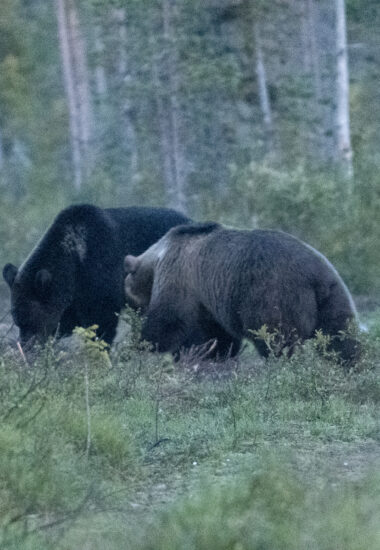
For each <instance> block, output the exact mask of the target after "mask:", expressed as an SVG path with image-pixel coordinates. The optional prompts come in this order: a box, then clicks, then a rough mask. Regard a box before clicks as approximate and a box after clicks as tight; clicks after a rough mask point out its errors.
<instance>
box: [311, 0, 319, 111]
mask: <svg viewBox="0 0 380 550" xmlns="http://www.w3.org/2000/svg"><path fill="white" fill-rule="evenodd" d="M307 16H308V23H309V24H308V31H309V39H310V58H311V67H312V74H313V80H314V93H315V99H316V101H317V103H319V102H320V101H321V95H322V82H321V67H320V61H319V51H318V43H317V33H316V24H317V22H316V14H315V6H314V0H307Z"/></svg>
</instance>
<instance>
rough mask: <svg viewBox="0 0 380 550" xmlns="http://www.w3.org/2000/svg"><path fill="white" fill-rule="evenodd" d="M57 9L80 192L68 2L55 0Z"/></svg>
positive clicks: (80, 176)
mask: <svg viewBox="0 0 380 550" xmlns="http://www.w3.org/2000/svg"><path fill="white" fill-rule="evenodd" d="M55 8H56V17H57V24H58V37H59V48H60V52H61V60H62V73H63V82H64V87H65V92H66V98H67V106H68V112H69V128H70V149H71V157H72V165H73V172H74V187H75V188H76V189H77V190H79V189H80V188H81V186H82V180H83V175H82V154H81V147H80V129H79V119H78V113H77V101H76V91H75V79H74V68H73V59H72V55H71V44H70V38H69V28H68V20H67V6H66V0H55Z"/></svg>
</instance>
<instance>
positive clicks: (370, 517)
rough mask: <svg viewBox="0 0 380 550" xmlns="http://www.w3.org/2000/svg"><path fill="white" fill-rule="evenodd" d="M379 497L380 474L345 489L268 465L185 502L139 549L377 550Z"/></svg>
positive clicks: (165, 518) (156, 528) (154, 529)
mask: <svg viewBox="0 0 380 550" xmlns="http://www.w3.org/2000/svg"><path fill="white" fill-rule="evenodd" d="M379 496H380V494H379V480H378V477H377V478H376V477H373V478H369V479H368V480H366V481H365V482H364V483H361V484H357V486H355V487H344V488H342V489H340V490H339V491H334V490H331V489H327V488H323V490H316V489H312V490H309V491H307V490H306V486H305V485H304V484H301V483H300V482H299V481H298V480H296V479H295V478H294V477H293V476H292V475H289V473H288V472H285V471H283V470H281V469H278V468H275V467H272V468H265V469H263V470H262V471H260V472H259V473H257V474H256V475H254V476H249V477H248V476H247V477H246V478H243V479H240V480H239V481H238V482H234V483H228V484H227V485H226V486H221V487H215V486H211V487H208V488H202V489H201V490H200V492H199V493H198V494H197V495H196V496H195V497H193V498H191V499H188V500H186V501H182V502H180V503H179V504H178V503H177V504H176V506H175V507H172V508H171V509H170V510H169V511H168V512H167V513H166V514H165V515H163V516H162V517H161V518H160V519H159V521H158V522H157V524H156V525H155V526H154V527H153V529H152V530H151V529H150V530H149V532H148V535H145V537H144V540H142V541H141V542H140V544H137V545H136V546H135V548H139V549H141V550H143V549H144V550H148V549H152V550H153V549H155V550H160V549H162V550H163V549H165V550H177V549H178V550H179V549H182V548H186V549H188V550H192V549H194V550H206V549H207V550H214V549H215V550H229V549H231V548H234V549H236V550H240V549H241V550H248V549H268V550H269V549H273V548H281V549H283V550H296V549H301V548H305V547H307V548H309V547H310V548H315V549H316V550H317V549H320V550H325V549H326V548H342V549H343V548H345V549H346V548H347V549H350V550H359V549H361V550H364V549H373V550H375V548H377V547H378V545H379V543H380V538H379V532H378V530H377V529H376V527H375V525H376V521H377V520H376V518H377V514H378V512H379Z"/></svg>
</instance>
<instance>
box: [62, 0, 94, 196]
mask: <svg viewBox="0 0 380 550" xmlns="http://www.w3.org/2000/svg"><path fill="white" fill-rule="evenodd" d="M55 7H56V17H57V24H58V37H59V47H60V52H61V60H62V73H63V81H64V86H65V91H66V98H67V105H68V112H69V127H70V148H71V155H72V164H73V172H74V186H75V188H76V189H77V190H79V189H80V188H81V186H82V182H83V179H84V178H86V177H88V175H89V171H90V168H91V162H92V159H91V156H92V151H91V147H92V143H91V141H92V131H93V120H92V109H91V100H90V86H89V76H88V68H87V59H86V45H85V41H84V38H83V36H82V33H81V28H80V23H79V16H78V11H77V8H76V5H75V1H74V0H55Z"/></svg>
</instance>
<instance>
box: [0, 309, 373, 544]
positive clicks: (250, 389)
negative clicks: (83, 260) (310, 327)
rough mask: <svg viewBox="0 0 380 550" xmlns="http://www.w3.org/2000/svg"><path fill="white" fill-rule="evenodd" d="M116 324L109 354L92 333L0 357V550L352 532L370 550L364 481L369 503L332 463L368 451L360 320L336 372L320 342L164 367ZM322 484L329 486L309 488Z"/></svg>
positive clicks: (134, 334) (369, 385)
mask: <svg viewBox="0 0 380 550" xmlns="http://www.w3.org/2000/svg"><path fill="white" fill-rule="evenodd" d="M124 315H126V316H127V318H128V319H129V320H130V322H131V325H132V326H131V328H130V331H129V332H127V334H126V336H125V338H124V340H123V341H122V342H121V343H120V344H118V345H117V346H115V348H114V349H113V350H112V351H111V353H110V355H105V354H106V352H105V349H104V346H103V345H102V343H101V341H98V340H96V337H95V330H94V327H91V328H90V329H86V330H78V331H77V336H78V335H79V336H80V339H81V341H82V343H81V346H80V347H79V349H78V348H77V347H75V348H74V350H73V352H72V353H69V352H68V350H67V349H66V348H65V349H64V350H60V349H59V347H58V348H57V347H56V346H57V344H55V343H54V342H49V344H48V346H47V347H46V348H45V349H44V350H41V353H40V355H39V357H36V358H35V360H34V361H33V363H30V364H28V365H27V364H25V362H24V360H23V359H22V357H21V356H20V355H19V354H17V353H15V352H13V351H12V350H9V348H6V347H3V349H2V353H1V356H0V357H1V359H0V396H1V400H0V420H1V428H0V447H1V450H2V452H1V453H0V541H1V545H2V548H6V549H7V550H8V549H12V550H13V549H15V550H16V548H17V549H23V550H24V548H25V549H28V548H30V549H33V550H37V549H38V550H45V548H46V550H47V549H49V550H50V548H56V549H58V550H60V549H61V548H62V550H63V549H67V548H74V547H78V546H84V545H86V544H87V545H90V546H91V547H92V548H95V549H97V548H99V550H100V549H101V548H104V547H107V548H109V549H110V550H112V549H113V548H115V549H116V548H120V547H121V546H122V545H123V544H125V541H126V540H128V541H129V543H128V544H129V547H130V548H131V549H132V550H133V549H134V548H136V550H137V549H138V548H141V549H143V548H153V547H154V548H168V549H169V548H173V549H174V548H183V547H189V548H224V547H225V548H230V547H233V545H235V547H237V548H239V547H242V548H245V547H247V548H255V547H258V548H259V547H260V548H275V547H279V548H289V549H290V548H302V547H303V546H304V544H305V540H309V539H308V538H307V537H308V536H312V539H313V540H314V541H315V545H316V546H315V547H316V548H321V550H322V548H325V547H328V545H327V546H326V540H331V541H333V542H332V543H331V544H332V546H331V547H334V548H335V547H337V548H338V547H340V546H339V545H341V547H347V548H351V547H352V548H356V547H358V548H361V546H360V545H359V546H355V544H356V543H357V541H358V540H359V538H355V536H356V535H355V534H354V533H355V532H356V531H357V537H359V534H360V536H361V537H364V538H363V539H362V540H363V548H364V547H365V545H366V547H367V548H369V549H371V548H375V547H376V544H375V543H378V540H377V539H376V536H377V534H376V531H375V530H374V529H373V528H372V521H373V519H372V518H373V517H375V515H372V513H373V514H375V507H376V506H378V505H379V500H378V496H377V493H376V491H377V489H376V487H377V486H378V485H377V481H373V482H372V486H371V491H370V492H369V491H368V485H367V484H366V482H361V481H360V483H359V484H358V485H357V486H353V485H352V482H350V481H349V480H350V476H349V475H348V473H347V475H346V474H345V475H344V476H343V477H344V479H345V482H344V483H342V481H341V480H340V476H342V475H343V473H342V471H341V468H342V467H343V466H341V463H342V461H343V460H347V461H348V462H347V463H350V464H351V459H350V455H353V456H354V458H352V463H353V464H354V463H355V461H357V460H358V458H355V456H356V455H355V453H359V456H361V457H362V463H363V465H364V464H366V463H367V461H368V462H369V463H370V462H371V453H374V454H376V453H377V450H376V449H377V447H376V445H377V444H378V443H376V442H378V441H379V432H378V408H379V404H380V384H379V379H380V377H379V365H380V363H379V359H380V348H379V338H378V334H377V332H376V331H377V316H376V314H374V315H373V316H372V318H373V321H372V320H371V329H370V331H369V332H368V333H367V334H366V335H364V336H362V345H363V349H364V354H363V357H362V359H361V360H360V362H359V364H358V365H357V367H356V368H355V369H352V370H351V371H349V372H348V373H347V372H345V371H344V370H343V369H342V368H341V366H339V365H338V364H335V363H334V361H332V360H331V359H330V360H326V359H325V358H324V357H323V355H322V354H321V353H319V352H318V351H317V349H316V348H318V347H320V346H321V345H322V347H323V346H324V344H325V342H324V339H323V338H322V336H321V335H320V336H319V337H318V338H317V339H316V341H315V342H314V341H310V342H308V343H307V344H306V345H305V346H303V347H302V348H299V349H298V350H297V351H296V352H295V353H294V354H293V355H292V357H291V358H290V359H287V358H286V357H284V356H280V357H278V358H277V357H275V356H274V355H271V356H270V358H269V359H268V360H267V361H265V362H264V361H263V360H262V359H260V358H258V357H257V356H256V355H255V354H254V353H253V352H252V350H250V349H249V348H248V349H247V350H245V351H244V353H243V355H242V357H241V359H240V361H239V363H236V362H235V361H230V362H227V363H225V364H214V363H212V362H209V361H201V360H200V359H199V358H197V357H196V355H195V354H192V355H191V356H189V357H188V358H185V357H184V358H183V361H182V362H180V363H173V361H172V359H171V358H170V357H168V356H166V355H159V354H155V353H151V352H150V351H148V350H147V348H146V346H145V344H144V343H143V342H141V341H140V338H139V333H140V328H139V327H140V324H141V320H140V319H139V318H138V317H137V316H136V314H135V313H134V312H131V311H130V312H129V313H127V314H123V316H124ZM261 335H262V336H265V337H268V335H267V331H266V332H265V331H264V329H263V332H262V334H261ZM105 358H106V360H105ZM89 418H90V424H91V426H90V428H91V432H90V445H89V444H88V441H89V439H88V438H89V431H88V430H89V424H88V420H89ZM371 442H372V443H371ZM371 445H372V446H375V447H374V450H373V451H371ZM291 449H294V452H293V451H292V450H291ZM310 449H314V450H313V453H312V454H311V455H310ZM268 453H269V454H268ZM319 453H321V454H320V455H319ZM342 455H343V456H344V459H342ZM313 456H315V457H317V458H318V457H319V460H320V461H321V462H319V461H318V460H317V458H316V462H315V464H314V462H311V463H310V460H311V459H312V457H313ZM272 458H273V460H274V463H275V464H276V465H275V466H271V464H272ZM308 461H309V462H308ZM334 461H335V462H334ZM336 461H338V463H336ZM321 463H322V464H323V467H322V466H321ZM279 464H281V467H279V466H278V465H279ZM362 468H364V466H363V467H362ZM326 469H327V470H326ZM294 470H295V471H297V472H298V478H297V479H296V478H295V477H294V474H293V473H292V471H294ZM365 470H366V467H365V468H364V471H365ZM303 472H304V474H303ZM353 473H355V476H356V477H357V476H358V475H359V474H360V471H359V472H358V471H355V470H353ZM331 477H333V478H334V479H335V487H336V489H334V490H333V491H331V492H329V491H327V490H325V489H323V490H321V489H320V488H321V487H324V486H325V483H326V480H328V479H331ZM359 477H360V476H359ZM314 479H315V480H317V482H316V483H314V482H313V481H312V480H314ZM209 486H210V488H208V487H209ZM355 487H357V488H355ZM326 491H327V492H326ZM188 495H193V496H192V497H191V498H190V497H189V498H190V500H189V499H188ZM354 495H356V497H355V499H354ZM173 501H174V502H173ZM170 502H173V504H172V505H171V506H170V507H169V508H168V507H167V504H168V503H170ZM164 510H167V511H166V512H165V515H164V516H162V513H163V512H164ZM363 510H368V513H365V514H364V516H363V513H364V512H363ZM157 514H158V515H157ZM363 517H364V518H365V519H364V520H363ZM363 521H364V523H363ZM366 522H367V523H366ZM147 524H149V525H150V527H149V529H147V527H146V525H147ZM359 524H360V525H361V526H362V528H361V527H360V528H359ZM130 525H134V526H135V527H134V529H133V530H132V531H133V532H131V529H129V527H128V526H130ZM152 525H153V527H152ZM48 526H49V527H48ZM136 526H138V527H137V528H136ZM342 526H345V527H344V528H343V527H342ZM351 528H352V530H350V529H351ZM148 531H149V532H150V535H149V536H148V537H147V536H146V532H148ZM347 532H348V533H349V534H350V536H349V543H348V545H347V544H346V538H345V534H346V533H347ZM305 537H306V539H305ZM351 539H352V540H351ZM351 543H352V546H350V545H349V544H351ZM239 545H240V546H239ZM323 545H325V546H323ZM345 545H346V546H345ZM371 545H372V546H371Z"/></svg>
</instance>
